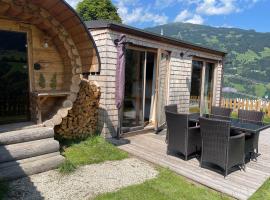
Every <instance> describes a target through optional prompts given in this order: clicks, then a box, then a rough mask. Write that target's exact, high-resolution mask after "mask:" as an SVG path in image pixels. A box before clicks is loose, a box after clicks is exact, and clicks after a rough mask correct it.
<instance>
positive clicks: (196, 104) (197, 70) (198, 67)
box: [189, 61, 203, 113]
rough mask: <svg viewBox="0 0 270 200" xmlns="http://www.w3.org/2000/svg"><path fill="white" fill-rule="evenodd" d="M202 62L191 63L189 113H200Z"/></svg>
mask: <svg viewBox="0 0 270 200" xmlns="http://www.w3.org/2000/svg"><path fill="white" fill-rule="evenodd" d="M202 70H203V62H201V61H193V62H192V75H191V86H190V103H189V111H190V112H191V113H197V112H200V107H201V85H202Z"/></svg>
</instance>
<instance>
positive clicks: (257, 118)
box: [238, 109, 264, 155]
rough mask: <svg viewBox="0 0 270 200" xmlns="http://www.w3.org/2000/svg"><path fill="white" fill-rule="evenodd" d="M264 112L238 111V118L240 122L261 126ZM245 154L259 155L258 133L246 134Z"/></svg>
mask: <svg viewBox="0 0 270 200" xmlns="http://www.w3.org/2000/svg"><path fill="white" fill-rule="evenodd" d="M263 117H264V112H259V111H253V110H241V109H239V110H238V118H239V119H241V120H246V121H250V122H252V123H258V124H261V123H262V121H263ZM246 152H247V153H253V154H254V153H255V152H256V154H257V155H258V154H259V133H257V134H255V135H252V134H248V133H246Z"/></svg>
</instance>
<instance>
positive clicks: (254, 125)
mask: <svg viewBox="0 0 270 200" xmlns="http://www.w3.org/2000/svg"><path fill="white" fill-rule="evenodd" d="M200 117H201V116H200V114H199V113H193V114H190V116H189V121H192V122H197V123H199V119H200ZM202 117H205V118H209V119H215V120H225V121H230V122H231V128H232V129H235V130H240V131H248V132H251V133H257V132H260V131H262V130H265V129H267V128H270V124H265V123H263V122H257V121H249V120H243V119H235V118H230V117H224V116H219V115H211V114H206V115H203V116H202Z"/></svg>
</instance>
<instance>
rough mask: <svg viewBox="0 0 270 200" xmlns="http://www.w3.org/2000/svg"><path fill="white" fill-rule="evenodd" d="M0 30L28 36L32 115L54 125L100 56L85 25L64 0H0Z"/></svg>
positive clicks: (61, 116) (69, 106) (64, 112)
mask: <svg viewBox="0 0 270 200" xmlns="http://www.w3.org/2000/svg"><path fill="white" fill-rule="evenodd" d="M0 31H10V32H20V33H25V34H26V35H27V44H26V45H27V65H28V74H29V88H28V89H29V99H30V109H31V120H32V121H34V122H36V123H44V124H45V125H46V126H55V125H58V124H60V123H61V121H62V118H63V117H65V116H66V115H67V114H68V110H70V109H71V108H72V105H73V102H74V101H75V100H76V97H77V93H78V91H79V84H80V82H81V77H82V74H83V73H91V72H98V71H99V63H100V58H99V55H98V52H97V48H96V46H95V43H94V41H93V39H92V36H91V34H90V33H89V32H88V30H87V28H86V26H85V25H84V23H83V22H82V21H81V19H80V18H79V17H78V15H77V14H76V12H75V11H74V10H73V9H72V8H71V7H70V6H69V5H68V4H67V3H66V2H65V1H62V0H0Z"/></svg>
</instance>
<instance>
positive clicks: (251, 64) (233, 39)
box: [146, 23, 270, 97]
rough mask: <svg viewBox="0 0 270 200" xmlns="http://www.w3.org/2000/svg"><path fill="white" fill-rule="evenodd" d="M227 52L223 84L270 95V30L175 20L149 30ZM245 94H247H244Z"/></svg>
mask: <svg viewBox="0 0 270 200" xmlns="http://www.w3.org/2000/svg"><path fill="white" fill-rule="evenodd" d="M162 29H163V33H164V35H166V36H171V37H175V38H177V39H182V40H185V41H188V42H193V43H197V44H200V45H204V46H207V47H210V48H214V49H218V50H223V51H226V52H228V56H227V59H226V66H225V76H224V87H232V88H235V89H237V91H238V94H237V95H236V96H241V97H242V96H243V94H247V95H251V96H257V97H265V96H269V97H270V33H259V32H255V31H254V30H242V29H236V28H215V27H210V26H204V25H194V24H186V23H172V24H166V25H162V26H156V27H153V28H147V29H146V30H148V31H152V32H155V33H161V30H162ZM244 96H245V95H244Z"/></svg>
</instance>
